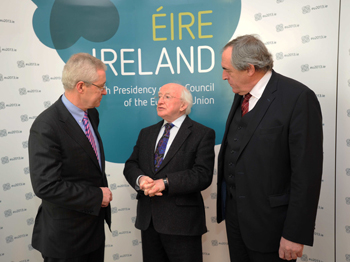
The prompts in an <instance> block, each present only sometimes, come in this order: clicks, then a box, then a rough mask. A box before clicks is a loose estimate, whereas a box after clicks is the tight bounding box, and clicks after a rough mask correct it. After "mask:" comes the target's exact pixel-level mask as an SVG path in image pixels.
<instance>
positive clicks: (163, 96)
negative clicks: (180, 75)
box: [157, 83, 187, 122]
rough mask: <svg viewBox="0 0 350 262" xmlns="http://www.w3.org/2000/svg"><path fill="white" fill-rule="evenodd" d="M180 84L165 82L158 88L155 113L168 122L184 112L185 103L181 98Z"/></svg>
mask: <svg viewBox="0 0 350 262" xmlns="http://www.w3.org/2000/svg"><path fill="white" fill-rule="evenodd" d="M182 88H183V87H182V86H181V85H178V84H173V83H170V84H166V85H164V86H162V87H161V88H160V90H159V93H158V95H159V97H160V99H159V100H158V105H157V113H158V116H160V117H161V118H163V119H165V120H166V121H168V122H173V121H174V120H176V119H177V118H179V117H180V116H182V115H183V114H184V113H185V110H186V108H187V105H186V104H185V103H184V102H183V101H182V100H181V92H182Z"/></svg>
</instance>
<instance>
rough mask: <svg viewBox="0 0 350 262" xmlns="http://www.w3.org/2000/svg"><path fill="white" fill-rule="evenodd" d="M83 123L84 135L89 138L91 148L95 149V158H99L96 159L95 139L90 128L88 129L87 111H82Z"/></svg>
mask: <svg viewBox="0 0 350 262" xmlns="http://www.w3.org/2000/svg"><path fill="white" fill-rule="evenodd" d="M83 124H84V127H85V135H86V137H87V138H88V139H89V142H90V144H91V146H92V148H93V149H94V151H95V154H96V157H97V160H99V159H98V154H97V147H96V143H95V139H94V136H93V135H92V133H91V130H90V125H89V118H88V114H87V112H84V118H83Z"/></svg>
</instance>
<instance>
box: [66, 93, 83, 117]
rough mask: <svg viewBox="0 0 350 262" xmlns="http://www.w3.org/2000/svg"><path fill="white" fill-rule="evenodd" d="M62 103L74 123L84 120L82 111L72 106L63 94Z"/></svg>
mask: <svg viewBox="0 0 350 262" xmlns="http://www.w3.org/2000/svg"><path fill="white" fill-rule="evenodd" d="M62 102H63V104H64V105H65V106H66V108H67V109H68V111H69V112H70V113H71V114H72V116H73V117H74V119H75V120H76V121H78V122H79V121H81V120H82V119H83V118H84V111H83V110H81V109H80V108H79V107H77V106H75V105H74V104H72V102H71V101H69V100H68V99H67V97H66V96H65V94H63V95H62Z"/></svg>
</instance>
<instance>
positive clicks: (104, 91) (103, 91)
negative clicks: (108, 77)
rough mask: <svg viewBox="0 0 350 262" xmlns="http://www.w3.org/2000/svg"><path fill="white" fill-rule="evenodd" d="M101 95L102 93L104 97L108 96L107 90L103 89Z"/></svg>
mask: <svg viewBox="0 0 350 262" xmlns="http://www.w3.org/2000/svg"><path fill="white" fill-rule="evenodd" d="M101 93H102V95H104V96H105V95H107V89H106V88H105V89H103V90H102V92H101Z"/></svg>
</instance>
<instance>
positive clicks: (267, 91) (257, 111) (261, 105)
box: [238, 71, 277, 158]
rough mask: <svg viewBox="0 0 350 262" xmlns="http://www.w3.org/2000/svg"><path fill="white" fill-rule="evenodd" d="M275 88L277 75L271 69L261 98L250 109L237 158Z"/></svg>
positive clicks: (265, 109)
mask: <svg viewBox="0 0 350 262" xmlns="http://www.w3.org/2000/svg"><path fill="white" fill-rule="evenodd" d="M276 90H277V75H276V73H275V72H274V71H273V72H272V76H271V78H270V80H269V82H268V83H267V85H266V88H265V90H264V92H263V94H262V96H261V98H260V99H259V101H258V103H257V104H256V105H255V107H254V110H253V111H251V113H252V114H253V116H252V117H251V118H250V121H249V123H248V125H247V128H246V133H245V135H244V137H243V140H242V145H241V148H240V151H239V154H238V158H239V157H240V155H241V153H242V151H243V150H244V148H245V147H246V145H247V144H248V142H249V140H250V139H251V137H252V136H253V134H254V132H255V130H256V128H257V127H258V125H259V123H260V122H261V120H262V119H263V118H264V116H265V114H266V112H267V110H268V109H269V107H270V105H271V104H272V103H273V101H274V100H275V96H276V94H275V92H276Z"/></svg>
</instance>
